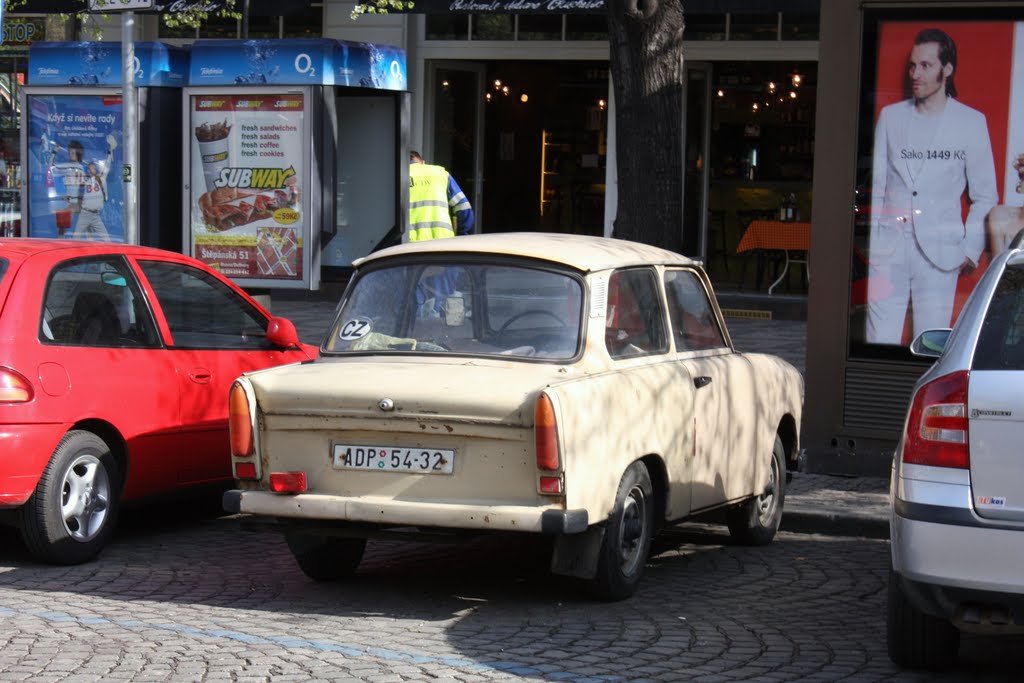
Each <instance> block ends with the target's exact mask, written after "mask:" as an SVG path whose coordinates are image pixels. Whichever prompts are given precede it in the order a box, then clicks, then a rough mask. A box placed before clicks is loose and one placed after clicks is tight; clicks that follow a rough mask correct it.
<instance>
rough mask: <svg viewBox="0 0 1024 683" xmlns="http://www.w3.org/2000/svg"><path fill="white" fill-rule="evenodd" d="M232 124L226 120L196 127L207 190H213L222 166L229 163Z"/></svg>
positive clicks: (224, 166)
mask: <svg viewBox="0 0 1024 683" xmlns="http://www.w3.org/2000/svg"><path fill="white" fill-rule="evenodd" d="M230 132H231V126H229V125H228V122H227V121H226V120H225V121H223V122H217V123H212V124H211V123H204V124H202V125H201V126H197V127H196V140H197V141H198V143H199V158H200V159H202V162H203V176H204V177H205V178H206V191H207V192H213V190H214V189H216V187H217V186H216V185H215V184H214V183H215V181H216V180H217V178H218V177H219V176H220V171H221V169H222V168H226V167H227V165H228V157H229V150H228V134H229V133H230Z"/></svg>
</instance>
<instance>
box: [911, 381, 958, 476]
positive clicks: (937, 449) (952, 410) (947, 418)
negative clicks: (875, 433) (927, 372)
mask: <svg viewBox="0 0 1024 683" xmlns="http://www.w3.org/2000/svg"><path fill="white" fill-rule="evenodd" d="M968 376H969V375H968V373H967V372H966V371H965V370H961V371H959V372H954V373H952V374H949V375H945V376H943V377H939V378H938V379H935V380H932V381H931V382H929V383H928V384H925V385H924V386H923V387H921V388H920V389H918V391H917V393H916V394H915V395H914V400H913V402H912V403H911V404H910V417H909V418H908V419H907V429H906V433H905V434H904V435H903V462H905V463H911V464H914V465H932V466H935V467H955V468H958V469H968V468H969V467H970V466H971V457H970V446H969V445H968V438H967V437H968V431H967V425H968V422H967V380H968Z"/></svg>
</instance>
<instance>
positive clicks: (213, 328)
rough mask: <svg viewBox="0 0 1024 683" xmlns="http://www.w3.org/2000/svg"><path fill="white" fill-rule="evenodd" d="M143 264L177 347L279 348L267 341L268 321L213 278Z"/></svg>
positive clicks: (168, 266) (168, 264)
mask: <svg viewBox="0 0 1024 683" xmlns="http://www.w3.org/2000/svg"><path fill="white" fill-rule="evenodd" d="M139 265H140V266H141V267H142V272H143V273H145V275H146V279H148V280H149V284H150V286H151V287H152V288H153V291H154V292H155V293H156V298H157V300H158V301H159V302H160V308H161V309H163V312H164V316H165V317H166V318H167V326H168V327H169V328H170V330H171V338H172V342H171V343H172V344H173V346H174V347H176V348H190V349H272V348H274V347H273V345H272V344H271V343H270V342H269V341H267V322H268V321H267V319H266V318H264V317H263V315H262V314H261V313H260V312H259V311H258V310H257V309H256V308H254V307H253V306H252V305H251V304H249V302H248V301H246V300H245V299H243V298H242V297H240V296H238V294H237V293H235V292H234V291H233V290H232V289H231V288H230V287H228V286H227V285H225V284H224V283H223V282H221V281H220V280H218V279H217V278H215V277H214V276H212V275H210V274H209V273H206V272H204V271H202V270H199V269H198V268H194V267H192V266H188V265H184V264H181V263H172V262H169V261H140V262H139Z"/></svg>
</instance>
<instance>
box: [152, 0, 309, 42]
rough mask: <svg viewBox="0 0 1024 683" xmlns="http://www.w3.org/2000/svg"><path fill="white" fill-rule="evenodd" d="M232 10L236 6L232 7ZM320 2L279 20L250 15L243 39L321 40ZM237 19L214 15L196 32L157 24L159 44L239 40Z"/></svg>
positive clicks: (275, 17) (240, 30) (194, 29)
mask: <svg viewBox="0 0 1024 683" xmlns="http://www.w3.org/2000/svg"><path fill="white" fill-rule="evenodd" d="M235 7H236V10H238V9H239V8H240V3H236V5H235ZM323 14H324V7H323V3H322V2H315V3H310V4H309V5H308V6H307V7H305V8H303V9H301V10H295V11H292V12H290V13H289V14H286V15H283V16H261V15H255V14H250V15H249V23H248V33H247V35H246V37H247V38H320V37H322V36H323ZM242 32H243V26H242V21H241V20H240V19H231V18H229V17H218V16H216V15H215V14H210V16H209V17H208V18H207V19H206V21H205V22H203V25H202V26H200V27H199V28H190V27H187V26H178V27H171V26H167V25H166V24H164V23H163V22H162V21H161V22H160V39H161V40H195V39H197V38H221V39H238V38H241V37H242Z"/></svg>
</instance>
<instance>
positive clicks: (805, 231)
mask: <svg viewBox="0 0 1024 683" xmlns="http://www.w3.org/2000/svg"><path fill="white" fill-rule="evenodd" d="M810 248H811V224H810V223H800V222H797V221H751V222H750V225H749V226H748V227H747V231H746V232H744V233H743V239H741V240H740V243H739V246H737V247H736V253H739V252H741V251H749V250H750V249H782V250H787V251H809V250H810Z"/></svg>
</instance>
